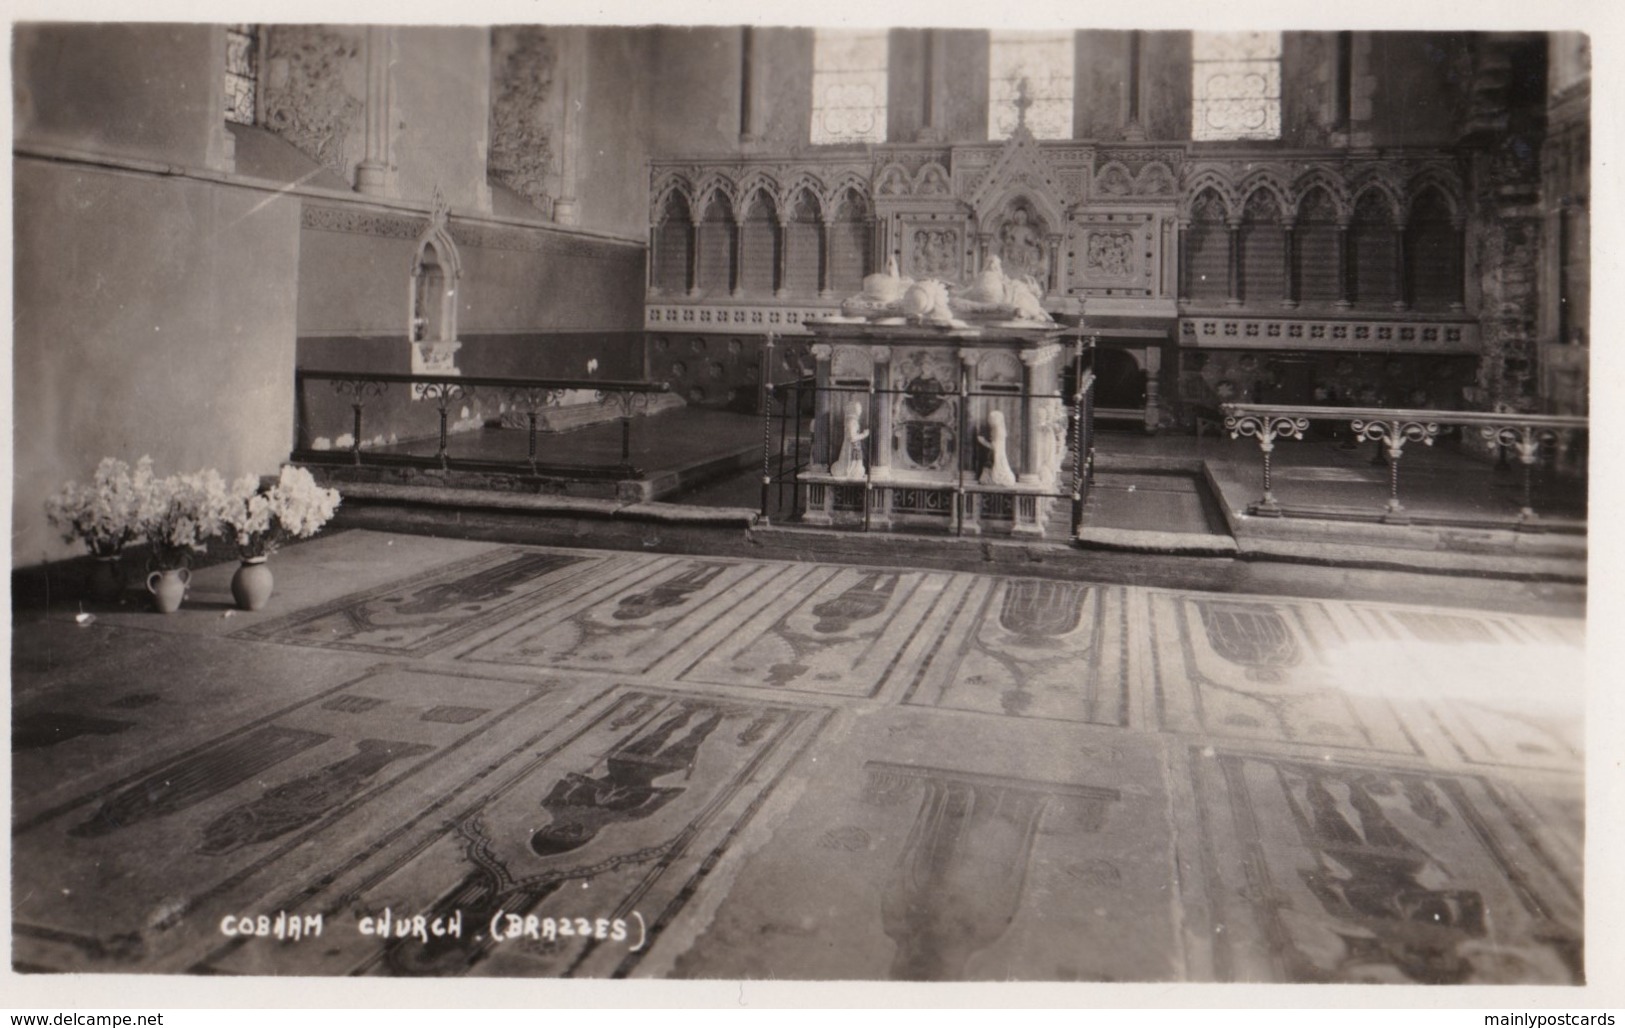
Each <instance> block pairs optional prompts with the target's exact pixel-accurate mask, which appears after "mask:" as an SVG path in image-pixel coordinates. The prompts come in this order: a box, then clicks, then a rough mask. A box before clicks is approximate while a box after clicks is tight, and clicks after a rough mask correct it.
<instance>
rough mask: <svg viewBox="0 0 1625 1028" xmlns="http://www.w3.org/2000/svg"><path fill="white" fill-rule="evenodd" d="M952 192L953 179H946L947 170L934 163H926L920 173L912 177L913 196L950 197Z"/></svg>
mask: <svg viewBox="0 0 1625 1028" xmlns="http://www.w3.org/2000/svg"><path fill="white" fill-rule="evenodd" d="M953 191H954V187H953V179H951V178H949V177H948V169H947V168H944V167H943V166H942V165H941V164H939V163H937V162H936V161H926V162H925V166H924V167H922V168H921V169H920V173H919V174H918V175H916V176H914V195H915V196H950V195H952V194H953Z"/></svg>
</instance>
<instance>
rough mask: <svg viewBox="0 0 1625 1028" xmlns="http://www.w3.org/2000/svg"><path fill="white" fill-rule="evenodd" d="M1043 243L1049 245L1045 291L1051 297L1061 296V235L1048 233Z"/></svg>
mask: <svg viewBox="0 0 1625 1028" xmlns="http://www.w3.org/2000/svg"><path fill="white" fill-rule="evenodd" d="M1044 241H1045V242H1046V243H1048V244H1049V282H1048V283H1046V285H1045V289H1046V290H1047V291H1048V293H1049V295H1051V296H1060V295H1061V234H1060V233H1059V232H1048V233H1045V235H1044Z"/></svg>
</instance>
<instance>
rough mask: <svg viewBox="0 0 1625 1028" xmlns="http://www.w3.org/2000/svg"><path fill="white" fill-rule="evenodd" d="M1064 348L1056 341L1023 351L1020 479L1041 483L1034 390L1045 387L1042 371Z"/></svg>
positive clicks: (1017, 472) (1018, 468) (1024, 481)
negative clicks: (1060, 347)
mask: <svg viewBox="0 0 1625 1028" xmlns="http://www.w3.org/2000/svg"><path fill="white" fill-rule="evenodd" d="M1059 352H1060V350H1059V348H1058V347H1056V346H1054V345H1049V346H1040V347H1038V348H1036V349H1032V350H1023V351H1021V464H1020V465H1019V466H1018V467H1017V468H1016V481H1018V482H1021V483H1023V484H1032V483H1038V482H1040V481H1041V480H1042V479H1043V475H1042V474H1040V473H1039V468H1038V467H1037V466H1036V464H1037V459H1038V454H1039V453H1040V452H1041V448H1040V447H1039V445H1038V425H1037V423H1036V420H1037V419H1036V418H1035V417H1034V408H1033V394H1034V393H1036V392H1038V391H1039V390H1041V389H1043V390H1044V391H1045V392H1048V391H1049V390H1048V389H1045V383H1044V381H1043V379H1042V378H1041V377H1040V375H1039V371H1040V370H1041V369H1043V368H1044V367H1045V366H1047V365H1048V364H1049V363H1050V362H1051V361H1053V360H1054V359H1055V355H1056V354H1057V353H1059Z"/></svg>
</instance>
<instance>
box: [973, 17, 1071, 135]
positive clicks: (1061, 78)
mask: <svg viewBox="0 0 1625 1028" xmlns="http://www.w3.org/2000/svg"><path fill="white" fill-rule="evenodd" d="M1072 41H1073V35H1072V33H1071V32H993V33H991V35H990V39H989V43H988V54H987V75H988V90H987V95H988V101H987V136H988V138H989V139H1008V138H1010V134H1011V133H1012V132H1014V131H1015V130H1016V125H1017V124H1018V123H1019V122H1021V121H1022V120H1023V119H1022V112H1023V111H1025V112H1026V118H1025V120H1026V122H1027V128H1028V129H1030V130H1031V131H1032V134H1033V135H1034V136H1036V137H1038V138H1039V139H1071V138H1072Z"/></svg>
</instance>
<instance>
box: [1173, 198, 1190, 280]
mask: <svg viewBox="0 0 1625 1028" xmlns="http://www.w3.org/2000/svg"><path fill="white" fill-rule="evenodd" d="M1190 240H1191V223H1190V222H1189V221H1186V220H1185V219H1183V218H1181V219H1180V220H1179V254H1178V257H1179V263H1178V264H1177V265H1176V270H1175V272H1174V276H1175V279H1176V281H1175V282H1174V299H1175V300H1184V299H1185V298H1186V297H1187V296H1189V295H1190V288H1191V272H1190V264H1191V259H1190Z"/></svg>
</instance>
